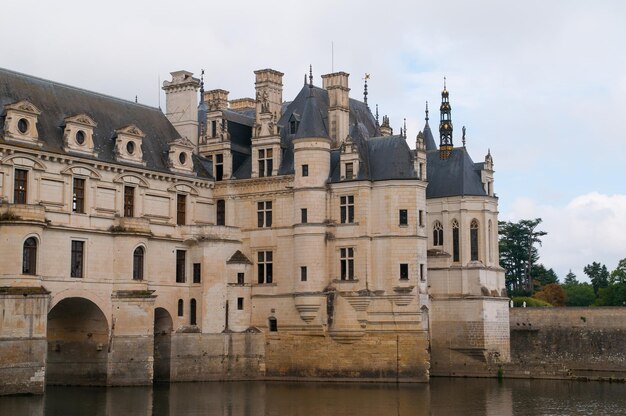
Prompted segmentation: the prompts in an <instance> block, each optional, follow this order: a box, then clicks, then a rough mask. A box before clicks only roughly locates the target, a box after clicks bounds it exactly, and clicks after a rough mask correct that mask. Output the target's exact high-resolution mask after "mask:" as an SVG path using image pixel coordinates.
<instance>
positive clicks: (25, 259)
mask: <svg viewBox="0 0 626 416" xmlns="http://www.w3.org/2000/svg"><path fill="white" fill-rule="evenodd" d="M22 274H32V275H34V274H37V239H36V238H35V237H29V238H27V239H26V241H24V248H23V251H22Z"/></svg>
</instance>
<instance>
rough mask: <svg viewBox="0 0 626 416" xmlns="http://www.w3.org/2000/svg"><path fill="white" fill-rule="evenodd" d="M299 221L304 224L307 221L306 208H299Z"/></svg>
mask: <svg viewBox="0 0 626 416" xmlns="http://www.w3.org/2000/svg"><path fill="white" fill-rule="evenodd" d="M300 222H301V223H302V224H306V222H307V210H306V208H301V209H300Z"/></svg>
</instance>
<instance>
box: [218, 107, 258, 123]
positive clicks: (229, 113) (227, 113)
mask: <svg viewBox="0 0 626 416" xmlns="http://www.w3.org/2000/svg"><path fill="white" fill-rule="evenodd" d="M222 115H223V116H224V118H225V119H226V120H228V121H234V122H235V123H239V124H243V125H244V126H250V127H252V126H253V125H254V115H253V116H252V117H249V116H248V115H247V112H246V113H244V112H240V111H233V110H230V109H224V110H222Z"/></svg>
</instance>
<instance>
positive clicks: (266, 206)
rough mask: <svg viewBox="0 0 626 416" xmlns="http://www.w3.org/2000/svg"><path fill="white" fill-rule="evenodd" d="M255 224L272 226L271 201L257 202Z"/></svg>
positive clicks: (261, 226) (265, 226)
mask: <svg viewBox="0 0 626 416" xmlns="http://www.w3.org/2000/svg"><path fill="white" fill-rule="evenodd" d="M257 225H258V226H259V228H269V227H271V226H272V201H261V202H257Z"/></svg>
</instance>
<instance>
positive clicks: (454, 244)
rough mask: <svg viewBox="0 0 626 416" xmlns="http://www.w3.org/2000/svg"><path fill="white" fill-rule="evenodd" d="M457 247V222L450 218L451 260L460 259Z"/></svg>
mask: <svg viewBox="0 0 626 416" xmlns="http://www.w3.org/2000/svg"><path fill="white" fill-rule="evenodd" d="M459 248H460V247H459V222H458V221H457V220H452V261H454V262H457V261H459V260H460V257H461V255H460V250H459Z"/></svg>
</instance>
